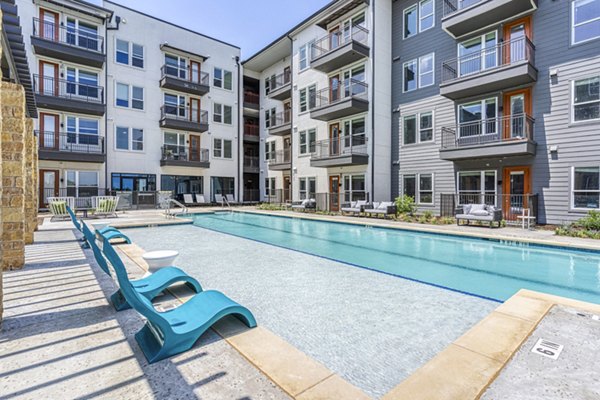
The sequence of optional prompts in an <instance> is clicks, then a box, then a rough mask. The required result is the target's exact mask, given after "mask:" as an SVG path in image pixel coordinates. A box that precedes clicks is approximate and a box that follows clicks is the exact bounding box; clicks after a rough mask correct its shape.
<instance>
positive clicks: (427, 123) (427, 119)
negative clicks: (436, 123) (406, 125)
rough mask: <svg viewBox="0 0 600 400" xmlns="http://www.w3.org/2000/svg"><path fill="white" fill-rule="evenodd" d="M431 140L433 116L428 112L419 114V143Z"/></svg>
mask: <svg viewBox="0 0 600 400" xmlns="http://www.w3.org/2000/svg"><path fill="white" fill-rule="evenodd" d="M432 140H433V114H432V113H430V112H427V113H421V114H419V141H420V142H430V141H432Z"/></svg>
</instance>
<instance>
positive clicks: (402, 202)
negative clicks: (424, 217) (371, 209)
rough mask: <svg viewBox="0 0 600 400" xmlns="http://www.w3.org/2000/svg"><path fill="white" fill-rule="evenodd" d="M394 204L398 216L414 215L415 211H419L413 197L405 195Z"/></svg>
mask: <svg viewBox="0 0 600 400" xmlns="http://www.w3.org/2000/svg"><path fill="white" fill-rule="evenodd" d="M394 203H395V204H396V212H397V213H398V214H408V215H413V214H414V213H415V211H417V206H416V204H415V199H414V198H413V197H412V196H407V195H405V194H403V195H402V196H398V197H396V200H395V201H394Z"/></svg>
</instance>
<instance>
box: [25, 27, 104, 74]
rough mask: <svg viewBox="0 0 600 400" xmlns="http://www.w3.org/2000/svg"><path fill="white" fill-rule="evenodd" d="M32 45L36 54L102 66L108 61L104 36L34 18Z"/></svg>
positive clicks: (91, 65)
mask: <svg viewBox="0 0 600 400" xmlns="http://www.w3.org/2000/svg"><path fill="white" fill-rule="evenodd" d="M31 46H32V47H33V50H34V51H35V54H37V55H39V56H46V57H51V58H57V59H59V60H64V61H70V62H73V63H76V64H81V65H88V66H90V67H96V68H102V66H103V65H104V63H105V62H106V54H105V52H104V38H103V37H102V36H98V35H96V34H94V33H92V32H88V31H85V30H81V29H75V28H71V27H66V26H56V25H55V24H53V23H52V22H47V21H41V20H39V19H38V18H34V19H33V35H31Z"/></svg>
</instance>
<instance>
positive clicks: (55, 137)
mask: <svg viewBox="0 0 600 400" xmlns="http://www.w3.org/2000/svg"><path fill="white" fill-rule="evenodd" d="M58 127H59V117H58V115H57V114H47V113H40V147H41V148H44V149H53V150H58V149H59V140H60V135H59V128H58Z"/></svg>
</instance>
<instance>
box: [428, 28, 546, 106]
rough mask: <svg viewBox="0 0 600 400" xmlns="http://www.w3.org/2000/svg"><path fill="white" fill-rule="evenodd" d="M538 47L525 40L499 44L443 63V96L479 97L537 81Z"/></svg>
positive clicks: (441, 85)
mask: <svg viewBox="0 0 600 400" xmlns="http://www.w3.org/2000/svg"><path fill="white" fill-rule="evenodd" d="M537 73H538V71H537V69H536V68H535V46H534V45H533V43H531V41H530V40H529V39H528V38H526V37H523V38H519V39H515V40H511V41H508V42H504V43H500V44H498V45H496V46H494V47H490V48H487V49H484V50H480V51H477V52H475V53H471V54H467V55H464V56H461V57H458V58H455V59H452V60H449V61H444V63H443V64H442V83H441V84H440V94H441V95H442V96H445V97H447V98H449V99H453V100H455V99H460V98H464V97H470V96H478V95H481V94H485V93H490V92H495V91H499V90H503V89H508V88H511V87H514V86H519V85H525V84H527V83H532V82H535V81H537Z"/></svg>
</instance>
